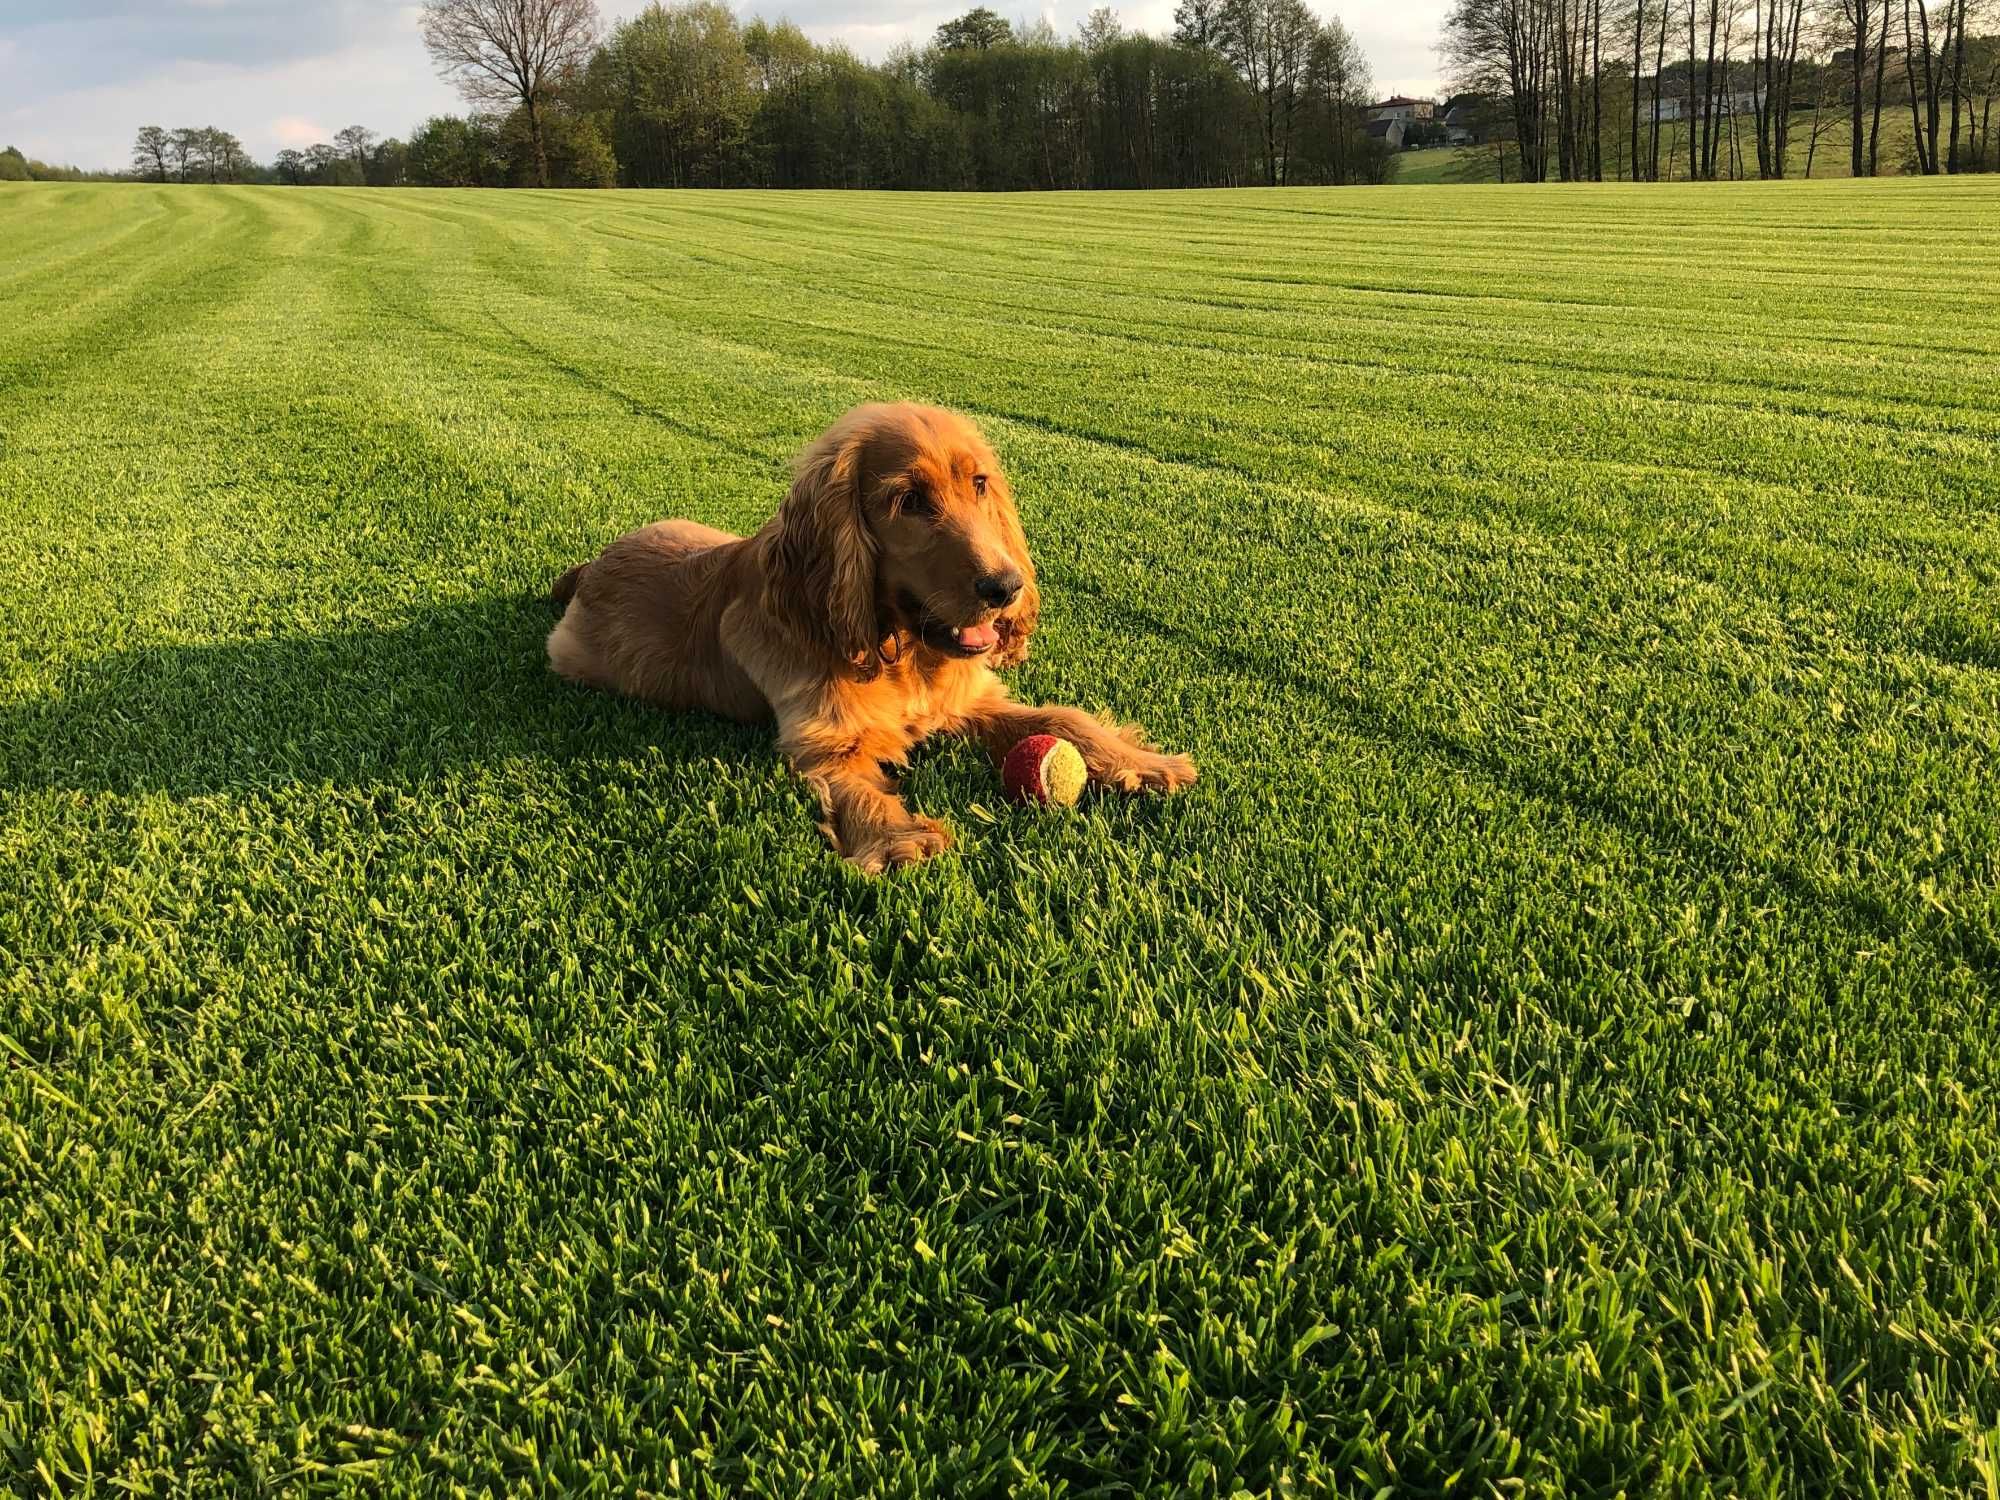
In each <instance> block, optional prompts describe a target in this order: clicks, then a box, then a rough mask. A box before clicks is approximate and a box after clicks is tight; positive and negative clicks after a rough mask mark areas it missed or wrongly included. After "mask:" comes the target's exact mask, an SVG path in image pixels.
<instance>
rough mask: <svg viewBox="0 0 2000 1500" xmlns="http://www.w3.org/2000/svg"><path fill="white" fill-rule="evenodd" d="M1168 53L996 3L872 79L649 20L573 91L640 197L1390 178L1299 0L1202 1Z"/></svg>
mask: <svg viewBox="0 0 2000 1500" xmlns="http://www.w3.org/2000/svg"><path fill="white" fill-rule="evenodd" d="M1177 20H1178V25H1177V30H1176V35H1175V36H1174V37H1172V38H1171V39H1163V38H1159V37H1152V36H1147V35H1144V34H1128V33H1126V32H1124V31H1123V30H1122V28H1121V27H1120V26H1119V24H1118V21H1117V19H1116V17H1115V16H1113V15H1112V13H1111V12H1110V11H1108V10H1103V9H1100V10H1098V11H1095V12H1093V13H1092V15H1091V16H1090V18H1089V19H1088V20H1086V21H1085V22H1084V24H1083V26H1082V28H1081V29H1080V31H1079V32H1078V34H1077V35H1076V36H1075V37H1072V38H1067V39H1065V38H1061V37H1058V36H1056V35H1055V34H1054V33H1053V32H1052V31H1050V30H1049V29H1048V28H1047V27H1046V26H1038V27H1032V28H1027V29H1023V30H1016V29H1015V28H1012V27H1010V26H1009V25H1008V24H1007V23H1006V22H1005V21H1003V20H1002V19H1001V18H1000V17H999V16H997V15H996V14H994V13H993V12H992V11H991V10H988V9H985V8H983V7H982V8H980V9H977V10H973V11H971V12H968V13H967V14H965V15H963V16H960V17H959V18H957V19H956V20H953V21H949V22H947V23H945V24H944V25H943V26H941V27H939V28H938V31H937V34H936V37H935V38H934V39H933V41H932V43H931V44H930V45H929V46H928V47H926V48H924V49H923V50H921V51H915V50H905V51H903V52H900V53H898V54H896V55H893V56H892V57H891V58H890V59H889V60H888V61H887V62H886V63H884V64H882V65H879V66H871V65H869V64H866V63H863V62H861V61H859V60H858V59H856V58H855V57H854V56H853V55H852V54H850V53H848V52H847V51H845V50H844V49H842V48H838V47H822V46H819V45H817V44H815V43H814V42H812V41H811V40H810V39H809V38H807V37H806V36H805V35H804V33H803V32H801V31H800V30H799V29H798V27H796V26H793V25H791V24H790V23H787V22H780V23H777V24H775V25H773V24H771V23H769V22H765V21H753V22H751V23H750V24H749V25H748V26H747V27H746V26H740V25H739V24H738V23H737V21H736V19H735V17H734V16H733V15H731V14H730V12H729V11H728V10H727V9H726V8H724V7H723V6H721V5H719V4H714V3H692V4H683V5H676V6H671V7H663V6H658V5H656V6H653V7H651V8H649V9H648V10H646V11H644V12H642V13H641V14H640V15H638V16H636V17H634V18H633V19H632V20H630V21H627V22H625V23H623V24H622V25H620V26H618V27H617V28H615V29H614V30H613V32H612V33H611V35H610V37H609V38H607V39H606V41H605V43H604V45H603V46H601V47H600V48H598V49H597V51H596V52H595V53H594V55H593V56H592V57H591V60H590V63H589V66H588V68H587V69H586V70H585V72H584V74H583V76H582V78H581V79H580V80H578V81H577V83H576V84H575V85H574V87H573V89H572V90H566V91H565V95H566V97H567V98H568V99H569V100H570V101H572V105H573V109H574V111H575V112H576V113H577V114H578V115H580V116H581V117H583V118H584V119H585V120H588V121H590V122H593V123H594V124H595V125H596V126H597V128H599V129H600V130H601V131H602V132H603V134H604V136H605V138H606V140H607V142H608V144H609V145H610V147H611V150H612V153H613V155H614V156H615V158H616V161H617V171H618V177H619V181H621V182H622V183H624V184H626V185H628V186H633V187H681V186H712V187H722V186H737V185H743V186H773V187H883V188H918V187H930V188H984V189H1013V188H1121V187H1206V186H1230V185H1236V184H1241V183H1266V184H1272V185H1282V184H1287V183H1334V184H1339V183H1350V182H1369V181H1375V182H1379V181H1382V180H1383V179H1384V178H1385V177H1386V176H1387V173H1388V153H1387V150H1386V148H1385V147H1384V146H1383V145H1382V144H1381V143H1380V142H1376V141H1371V140H1369V138H1368V136H1367V134H1366V131H1365V129H1364V123H1365V122H1364V119H1363V114H1362V110H1363V106H1364V105H1365V104H1366V103H1367V96H1368V88H1369V76H1368V65H1367V61H1366V59H1365V58H1363V57H1362V55H1361V52H1360V49H1359V48H1358V47H1357V46H1356V45H1355V42H1354V40H1353V38H1352V36H1350V35H1349V33H1348V32H1347V30H1346V29H1345V28H1344V27H1343V26H1341V24H1340V23H1339V22H1338V21H1326V20H1322V19H1320V18H1319V17H1318V16H1316V15H1314V14H1313V12H1312V11H1311V10H1310V9H1308V8H1307V7H1306V5H1305V4H1304V3H1303V0H1227V3H1224V4H1219V5H1216V4H1209V3H1207V0H1187V3H1186V4H1184V5H1183V6H1182V7H1181V10H1180V12H1179V14H1178V17H1177Z"/></svg>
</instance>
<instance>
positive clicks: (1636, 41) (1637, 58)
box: [1632, 0, 1646, 182]
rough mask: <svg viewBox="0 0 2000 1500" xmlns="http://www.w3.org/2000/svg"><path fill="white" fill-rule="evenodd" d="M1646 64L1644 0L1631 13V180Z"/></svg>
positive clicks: (1634, 174)
mask: <svg viewBox="0 0 2000 1500" xmlns="http://www.w3.org/2000/svg"><path fill="white" fill-rule="evenodd" d="M1645 65H1646V0H1638V9H1637V10H1635V11H1634V12H1633V13H1632V180H1633V181H1634V182H1637V181H1638V180H1639V70H1640V69H1641V68H1643V67H1644V66H1645Z"/></svg>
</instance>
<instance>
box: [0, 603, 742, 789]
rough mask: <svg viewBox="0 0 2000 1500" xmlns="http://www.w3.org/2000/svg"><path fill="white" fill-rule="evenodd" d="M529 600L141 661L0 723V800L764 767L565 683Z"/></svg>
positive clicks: (723, 735)
mask: <svg viewBox="0 0 2000 1500" xmlns="http://www.w3.org/2000/svg"><path fill="white" fill-rule="evenodd" d="M554 620H555V616H554V613H553V611H552V610H551V609H550V608H549V606H548V604H547V603H546V602H545V601H544V600H541V599H539V598H512V599H483V600H476V601H469V602H466V603H461V604H446V605H437V606H433V607H431V608H428V609H424V610H421V611H419V612H417V613H415V614H412V615H411V616H410V617H409V618H407V619H406V620H403V621H401V622H399V623H397V624H394V625H386V626H377V627H369V628H366V629H361V630H355V631H350V632H344V633H337V634H332V635H323V636H303V637H301V636H277V637H269V638H265V639H258V640H247V641H232V642H226V643H222V644H214V645H193V646H141V647H136V648H133V649H130V650H125V651H116V652H112V653H110V654H108V655H105V656H101V657H97V658H94V659H92V660H89V661H86V662H83V663H80V664H78V665H77V666H75V667H73V668H71V669H70V670H69V671H68V672H66V673H65V674H64V676H63V679H62V682H61V687H60V690H59V691H58V692H57V693H56V694H55V695H54V696H52V697H47V698H37V699H31V700H28V701H26V702H23V703H16V704H12V705H8V706H6V707H4V708H0V788H6V789H11V790H34V789H47V788H60V789H69V790H78V791H116V792H129V791H162V792H168V793H173V794H178V795H193V794H198V793H203V792H230V791H243V790H255V789H259V788H270V787H276V786H285V785H296V784H301V783H305V784H314V785H317V784H321V783H330V784H332V785H335V786H365V785H371V784H376V783H381V782H385V781H410V780H420V779H426V778H430V777H435V776H437V775H439V774H441V773H443V772H446V771H449V770H451V769H453V768H459V767H468V766H479V765H488V764H495V763H498V762H502V761H505V760H508V759H510V758H513V757H516V756H535V757H540V758H552V759H557V760H571V759H582V758H615V757H617V756H621V755H629V754H634V753H638V752H642V751H646V750H651V749H661V750H664V751H666V752H667V753H668V754H669V755H670V756H672V757H673V758H676V759H689V760H698V759H706V758H711V757H716V758H721V759H725V760H731V759H737V758H747V757H749V756H753V755H754V756H762V757H769V756H770V755H772V754H773V753H774V752H773V750H772V747H771V737H770V734H769V732H768V731H765V730H759V729H755V728H751V727H746V726H742V725H737V724H732V723H729V722H727V721H725V720H722V719H717V718H712V717H709V716H707V715H703V714H667V713H662V712H660V711H659V710H657V709H652V708H648V707H646V706H645V705H643V704H637V703H630V702H624V701H620V700H618V699H615V698H612V697H610V696H608V695H606V694H602V693H594V692H590V691H588V690H586V689H583V688H578V687H575V686H573V685H571V684H568V683H565V682H563V681H561V680H559V679H558V678H557V677H555V676H554V674H552V673H551V672H550V671H549V668H548V663H547V660H546V659H545V657H544V656H543V646H542V642H543V639H544V638H545V637H546V636H547V634H548V630H549V627H550V626H551V625H552V624H553V623H554Z"/></svg>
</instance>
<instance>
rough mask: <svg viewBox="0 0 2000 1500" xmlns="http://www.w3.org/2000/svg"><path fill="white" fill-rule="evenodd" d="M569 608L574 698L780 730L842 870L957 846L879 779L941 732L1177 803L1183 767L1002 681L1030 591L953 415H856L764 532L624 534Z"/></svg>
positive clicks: (555, 647) (556, 656)
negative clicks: (623, 698)
mask: <svg viewBox="0 0 2000 1500" xmlns="http://www.w3.org/2000/svg"><path fill="white" fill-rule="evenodd" d="M551 594H552V597H553V598H554V599H555V602H556V603H557V604H559V605H563V606H565V613H564V615H563V618H562V620H561V621H560V622H559V623H558V624H557V625H556V627H555V629H554V630H553V631H552V632H550V635H549V663H550V665H551V666H553V667H554V668H555V670H556V671H557V672H559V673H561V674H562V675H563V676H564V677H567V678H570V679H571V680H572V681H576V682H581V683H587V684H589V685H591V686H593V687H600V688H606V689H609V690H611V691H615V692H620V693H625V694H628V695H630V696H632V697H636V698H642V699H644V700H646V701H648V702H651V703H657V704H659V705H660V706H661V707H663V708H672V709H692V708H700V709H707V710H709V711H711V712H714V713H718V714H723V715H726V716H728V717H729V718H733V719H739V720H743V721H746V722H759V721H775V722H776V724H777V729H778V743H779V746H780V748H781V749H782V750H783V751H784V752H785V754H786V755H787V757H788V758H789V759H790V761H791V763H792V766H793V767H794V769H795V770H797V771H798V773H799V774H800V775H801V776H803V777H804V778H805V779H806V780H807V781H808V782H809V783H810V784H811V785H812V786H813V787H814V788H815V790H817V792H818V793H819V796H820V799H821V803H822V806H823V808H824V809H825V815H826V816H825V821H824V822H823V823H822V825H821V826H822V828H823V829H824V831H825V833H826V835H827V837H828V839H829V840H831V841H832V843H833V845H834V847H835V848H836V849H838V850H839V851H840V853H841V854H843V855H844V856H846V857H847V858H848V859H850V860H852V861H853V862H854V863H856V864H857V865H859V866H861V867H862V868H863V869H866V870H869V871H871V872H873V871H879V870H882V869H884V868H888V867H890V866H894V865H901V864H909V863H913V862H915V861H917V860H921V859H925V858H928V857H929V856H930V855H932V854H935V853H937V852H938V851H939V850H941V849H943V848H945V847H946V845H947V844H948V843H949V842H950V835H949V834H948V833H947V832H946V830H945V829H944V827H943V826H942V825H941V824H939V823H937V822H935V821H933V820H932V819H930V818H925V817H922V816H919V815H916V814H913V813H911V812H910V811H909V809H908V808H906V807H905V806H904V805H903V803H902V801H901V800H900V799H899V798H898V797H897V796H896V793H895V787H894V784H893V782H891V781H890V780H889V778H888V776H887V775H886V774H885V773H884V770H883V767H884V766H887V765H900V764H901V763H902V762H903V761H904V760H905V759H906V757H907V756H908V754H909V752H910V751H911V749H913V748H914V747H915V746H916V745H918V744H919V743H921V742H922V741H923V740H925V739H927V738H929V737H930V736H931V735H934V734H973V735H977V736H979V737H980V738H982V739H983V740H984V741H985V742H986V744H987V747H988V749H989V750H990V751H991V752H992V753H993V755H994V756H995V757H996V758H997V757H999V756H1002V755H1004V754H1005V753H1006V752H1007V750H1008V749H1009V748H1010V747H1011V746H1012V745H1013V744H1014V743H1015V742H1016V741H1018V740H1020V739H1022V738H1024V737H1025V736H1027V735H1030V734H1038V733H1047V734H1056V735H1061V736H1063V737H1064V738H1066V739H1069V740H1071V741H1072V742H1074V743H1075V744H1076V746H1077V748H1078V749H1079V750H1081V751H1082V752H1083V757H1084V763H1085V765H1086V766H1087V767H1088V768H1089V771H1090V776H1091V780H1092V781H1093V782H1096V783H1099V784H1101V785H1104V786H1109V787H1114V788H1116V789H1118V790H1120V791H1128V792H1130V791H1140V790H1146V789H1151V790H1156V791H1174V790H1177V789H1178V788H1180V787H1182V786H1185V785H1187V784H1188V783H1189V782H1191V781H1193V780H1194V776H1195V771H1194V766H1193V764H1192V763H1191V762H1190V761H1188V760H1187V758H1186V757H1185V756H1173V755H1161V754H1157V753H1155V752H1154V751H1152V750H1149V749H1147V748H1145V746H1144V744H1143V742H1142V740H1141V738H1140V736H1139V734H1138V732H1137V731H1136V730H1135V729H1132V728H1130V727H1118V726H1113V725H1107V724H1105V723H1102V722H1100V721H1099V720H1097V719H1095V718H1093V717H1091V716H1090V715H1089V714H1086V713H1084V712H1083V711H1082V710H1080V709H1074V708H1031V707H1028V706H1026V705H1023V704H1017V703H1014V702H1012V701H1011V700H1010V699H1009V698H1008V696H1007V689H1006V687H1005V686H1004V684H1002V682H1001V681H1000V679H999V678H998V677H997V676H995V675H994V672H993V670H992V669H993V667H995V666H1005V665H1010V664H1012V663H1015V662H1018V661H1020V660H1022V659H1023V658H1025V656H1026V655H1027V642H1028V637H1029V635H1030V634H1031V633H1032V631H1033V629H1034V625H1035V617H1036V613H1037V611H1038V608H1039V595H1038V594H1037V592H1036V589H1035V583H1034V568H1033V564H1032V562H1031V561H1030V559H1029V557H1028V553H1027V541H1026V538H1025V537H1024V536H1023V535H1022V533H1021V528H1020V522H1019V521H1018V519H1017V518H1016V517H1015V514H1014V508H1013V503H1012V500H1011V498H1010V497H1009V495H1008V491H1007V486H1006V481H1005V479H1004V477H1003V476H1002V475H1001V474H1000V469H999V464H998V461H997V460H996V459H995V458H994V456H993V453H992V450H991V449H989V448H988V447H987V446H986V443H985V440H984V439H983V438H981V437H980V435H979V433H978V431H977V429H975V428H974V427H972V425H971V424H970V423H968V422H966V421H965V420H964V419H963V418H961V417H957V416H955V415H953V414H952V413H949V412H944V411H939V410H936V409H935V408H930V407H918V406H906V405H899V406H865V407H859V408H857V409H856V410H854V411H852V412H849V413H848V414H847V416H845V417H844V418H842V419H841V420H840V421H839V422H838V423H836V424H835V425H834V426H833V427H832V428H831V429H830V430H829V431H828V432H827V433H826V435H825V436H823V437H822V438H820V440H819V441H818V442H817V443H815V444H814V445H813V446H812V447H811V448H809V449H808V450H807V451H806V453H805V454H804V455H803V456H802V457H801V459H800V462H799V467H798V476H797V478H796V479H795V481H794V483H793V485H792V489H791V492H790V494H789V495H787V497H786V499H785V503H784V505H783V506H782V507H781V508H780V509H779V512H778V514H777V515H776V516H775V517H773V518H772V520H771V521H770V523H769V524H768V525H766V526H765V527H764V528H763V530H761V531H759V532H758V533H757V534H756V535H755V536H753V537H748V538H742V537H735V536H731V535H730V534H729V533H728V532H724V531H717V530H715V529H714V528H712V527H708V526H703V525H700V524H698V523H696V522H693V521H660V522H656V523H655V524H653V525H651V526H646V527H642V528H640V529H639V530H638V531H634V532H632V533H630V534H628V535H626V536H623V537H620V538H619V539H618V540H617V541H615V542H613V543H612V544H611V545H610V546H608V547H606V548H605V549H604V551H603V553H602V554H600V555H599V556H598V557H597V558H595V559H594V560H592V561H591V562H588V563H583V564H580V565H578V566H577V567H574V568H571V569H570V570H569V571H568V572H567V573H565V574H563V576H562V577H561V578H559V579H558V580H557V581H556V583H555V586H554V588H553V589H552V590H551Z"/></svg>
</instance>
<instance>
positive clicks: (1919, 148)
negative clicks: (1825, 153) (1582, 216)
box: [1442, 0, 2000, 182]
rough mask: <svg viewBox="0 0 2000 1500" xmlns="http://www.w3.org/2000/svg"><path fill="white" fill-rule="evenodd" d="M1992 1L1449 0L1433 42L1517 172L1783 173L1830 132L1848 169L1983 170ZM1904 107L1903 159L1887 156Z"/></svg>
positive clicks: (1539, 176)
mask: <svg viewBox="0 0 2000 1500" xmlns="http://www.w3.org/2000/svg"><path fill="white" fill-rule="evenodd" d="M1990 3H1992V0H1943V3H1942V4H1941V5H1934V4H1933V3H1931V0H1626V3H1618V0H1614V3H1613V4H1612V5H1611V6H1609V7H1607V6H1606V5H1605V4H1604V0H1454V3H1453V5H1452V8H1451V10H1450V12H1449V14H1448V16H1447V19H1446V23H1445V31H1444V38H1443V47H1442V50H1443V53H1444V56H1445V59H1446V63H1447V66H1448V67H1449V68H1450V70H1451V72H1452V74H1453V78H1454V81H1455V82H1456V83H1457V84H1458V85H1459V86H1460V87H1461V88H1463V89H1464V90H1466V91H1467V92H1468V93H1471V94H1474V95H1477V96H1479V97H1481V98H1483V99H1485V100H1488V101H1490V103H1489V106H1488V115H1489V118H1488V119H1487V120H1486V121H1485V122H1484V123H1485V124H1486V125H1487V126H1488V128H1489V129H1492V130H1496V131H1497V132H1498V133H1499V134H1500V136H1501V137H1502V139H1504V140H1505V141H1506V142H1509V143H1511V144H1512V146H1513V147H1514V157H1515V162H1516V164H1517V165H1516V168H1515V170H1516V172H1517V174H1518V175H1519V176H1521V177H1523V178H1525V179H1526V180H1528V181H1541V180H1544V179H1546V178H1551V177H1554V178H1560V179H1561V180H1564V181H1586V180H1595V181H1602V180H1604V179H1605V178H1606V177H1613V178H1624V179H1626V180H1629V181H1634V182H1642V181H1662V180H1667V179H1671V178H1675V177H1691V178H1697V179H1710V180H1712V179H1715V178H1719V177H1745V176H1757V177H1763V178H1781V177H1786V176H1791V175H1794V174H1795V173H1797V172H1798V171H1799V170H1800V169H1801V168H1802V167H1803V168H1804V169H1805V170H1806V171H1810V169H1811V163H1812V159H1813V157H1814V156H1815V155H1816V154H1817V152H1818V151H1819V148H1820V143H1821V139H1822V136H1823V135H1824V136H1828V137H1833V136H1834V132H1835V131H1836V130H1839V131H1840V132H1841V134H1844V135H1845V136H1846V138H1847V146H1848V153H1847V154H1848V161H1849V169H1850V171H1851V172H1852V174H1853V175H1854V176H1856V177H1865V176H1874V175H1876V174H1877V173H1878V172H1880V171H1882V170H1885V169H1890V170H1900V171H1909V172H1919V173H1926V174H1929V173H1939V172H1967V171H1992V170H1995V169H1996V168H2000V152H1996V150H1995V145H1994V140H1993V135H1992V121H1993V104H1994V100H1995V97H1996V96H1997V95H2000V37H1996V36H1992V35H1980V34H1977V33H1976V32H1975V31H1974V30H1973V27H1974V26H1975V25H1976V24H1977V23H1978V21H1979V7H1980V6H1981V5H1982V4H1990ZM1903 107H1907V109H1908V112H1909V116H1910V123H1911V132H1910V135H1909V136H1908V137H1907V138H1906V139H1907V140H1908V141H1909V142H1910V144H1909V148H1908V159H1907V160H1902V159H1898V160H1890V161H1885V160H1884V158H1883V155H1882V145H1883V133H1882V120H1883V114H1884V111H1885V109H1889V110H1894V109H1899V108H1903ZM1843 127H1844V128H1843ZM1801 144H1803V148H1804V149H1803V151H1801V150H1800V146H1801Z"/></svg>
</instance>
